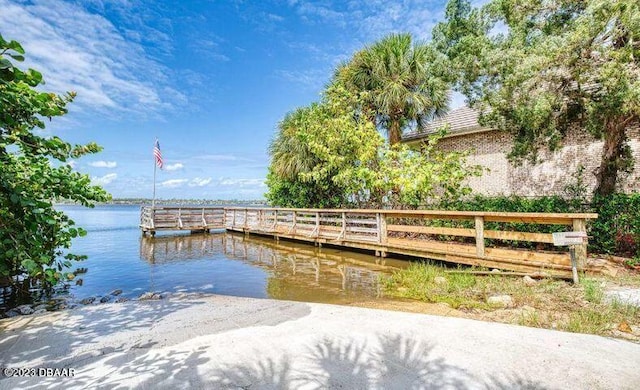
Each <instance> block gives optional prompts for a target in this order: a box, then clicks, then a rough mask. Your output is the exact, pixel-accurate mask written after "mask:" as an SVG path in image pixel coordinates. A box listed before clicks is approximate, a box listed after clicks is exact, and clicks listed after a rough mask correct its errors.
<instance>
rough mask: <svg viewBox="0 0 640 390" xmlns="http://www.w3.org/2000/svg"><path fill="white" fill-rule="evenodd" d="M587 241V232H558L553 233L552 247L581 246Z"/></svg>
mask: <svg viewBox="0 0 640 390" xmlns="http://www.w3.org/2000/svg"><path fill="white" fill-rule="evenodd" d="M586 240H587V232H559V233H553V245H555V246H567V245H581V244H584V242H585V241H586Z"/></svg>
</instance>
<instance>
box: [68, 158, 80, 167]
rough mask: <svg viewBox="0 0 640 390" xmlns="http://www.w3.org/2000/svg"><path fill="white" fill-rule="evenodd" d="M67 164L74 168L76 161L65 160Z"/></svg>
mask: <svg viewBox="0 0 640 390" xmlns="http://www.w3.org/2000/svg"><path fill="white" fill-rule="evenodd" d="M67 165H69V166H71V168H75V167H76V166H77V165H78V162H77V161H76V160H69V161H67Z"/></svg>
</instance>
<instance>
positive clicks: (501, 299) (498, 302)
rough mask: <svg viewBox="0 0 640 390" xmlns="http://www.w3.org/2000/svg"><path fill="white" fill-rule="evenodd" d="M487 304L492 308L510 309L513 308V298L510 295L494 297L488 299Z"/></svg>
mask: <svg viewBox="0 0 640 390" xmlns="http://www.w3.org/2000/svg"><path fill="white" fill-rule="evenodd" d="M487 303H488V304H490V305H492V306H499V307H510V306H513V298H511V296H509V295H494V296H492V297H489V298H487Z"/></svg>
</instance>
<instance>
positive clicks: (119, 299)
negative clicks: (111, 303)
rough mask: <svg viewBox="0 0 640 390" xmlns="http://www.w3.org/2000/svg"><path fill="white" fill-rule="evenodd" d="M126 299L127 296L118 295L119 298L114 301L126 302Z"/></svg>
mask: <svg viewBox="0 0 640 390" xmlns="http://www.w3.org/2000/svg"><path fill="white" fill-rule="evenodd" d="M128 300H129V298H127V297H120V298H118V299H116V303H122V302H126V301H128Z"/></svg>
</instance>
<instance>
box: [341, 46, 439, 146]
mask: <svg viewBox="0 0 640 390" xmlns="http://www.w3.org/2000/svg"><path fill="white" fill-rule="evenodd" d="M436 58H437V57H436V52H435V50H433V49H432V48H431V47H430V46H428V45H427V44H424V43H422V42H412V38H411V35H410V34H391V35H389V36H387V37H385V38H383V39H382V40H381V41H379V42H377V43H375V44H374V45H372V46H370V47H367V48H365V49H364V50H362V51H360V52H358V53H356V54H355V55H354V57H353V58H352V59H351V61H350V62H348V63H347V64H345V65H343V66H341V67H340V68H339V69H338V71H337V72H336V79H337V81H338V82H342V83H343V84H344V85H345V86H346V87H347V88H348V89H350V90H353V91H356V92H365V96H366V97H365V99H366V102H367V104H368V105H369V108H370V109H371V110H372V111H373V112H374V113H375V114H376V120H377V123H378V125H380V126H381V127H383V128H384V129H386V130H387V134H388V137H389V144H391V145H395V144H397V143H399V142H400V140H401V137H402V131H403V130H404V129H405V128H406V127H407V126H408V125H409V124H410V123H418V124H420V123H422V122H423V121H424V120H428V119H431V118H433V117H435V116H438V115H441V114H442V113H444V112H445V111H446V110H447V108H448V103H449V96H448V89H449V86H448V84H447V82H446V81H444V79H443V78H442V77H439V76H438V75H439V74H440V73H441V71H442V69H438V66H440V65H439V64H440V62H439V61H436Z"/></svg>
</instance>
